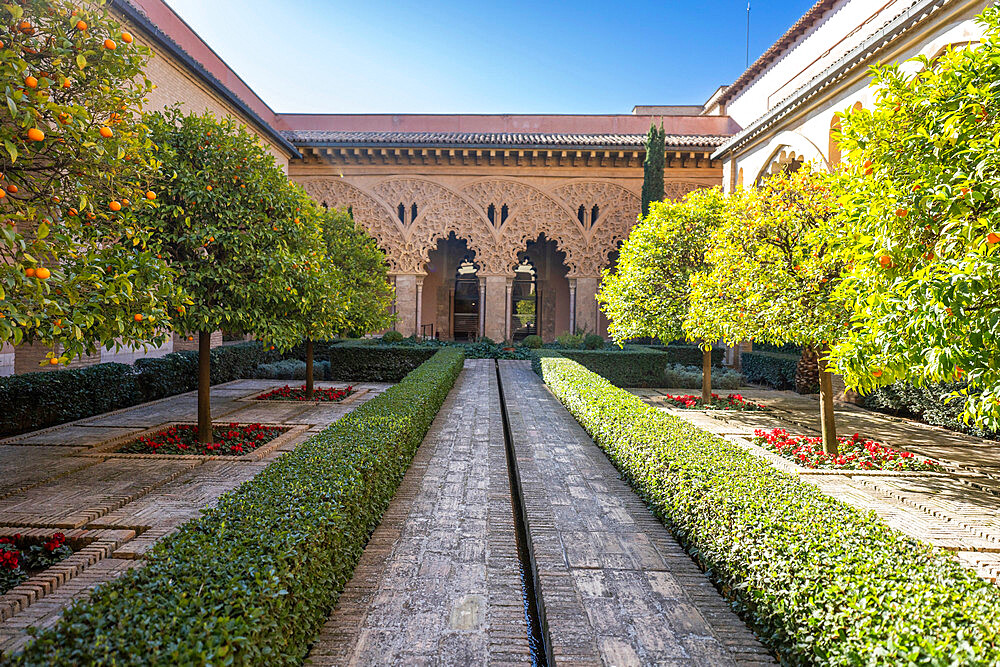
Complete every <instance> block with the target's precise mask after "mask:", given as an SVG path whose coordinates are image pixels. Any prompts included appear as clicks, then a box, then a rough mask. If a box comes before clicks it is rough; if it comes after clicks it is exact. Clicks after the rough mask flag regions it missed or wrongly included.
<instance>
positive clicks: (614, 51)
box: [167, 0, 814, 113]
mask: <svg viewBox="0 0 1000 667" xmlns="http://www.w3.org/2000/svg"><path fill="white" fill-rule="evenodd" d="M167 2H168V4H169V5H170V6H171V7H172V8H173V9H174V10H175V11H176V12H177V13H178V14H180V15H181V16H182V17H183V18H184V19H185V20H186V21H187V22H188V23H189V24H190V25H191V26H192V27H193V28H194V29H195V30H196V31H197V32H198V33H199V34H200V35H201V36H202V38H203V39H205V40H206V41H207V42H208V44H209V45H210V46H212V48H214V49H215V51H216V52H217V53H218V54H219V55H220V56H221V57H222V58H223V59H224V60H225V61H226V62H227V63H229V65H230V66H231V67H232V68H233V69H234V70H235V71H236V72H237V73H238V74H239V75H240V76H242V77H243V79H244V80H245V81H246V82H247V83H248V84H249V85H250V87H251V88H253V89H254V90H255V91H256V92H257V94H258V95H260V96H261V97H262V98H263V99H264V101H265V102H267V103H268V104H269V105H271V107H272V108H273V109H274V110H275V111H279V112H292V111H295V112H327V113H385V112H397V113H630V112H631V110H632V106H633V105H635V104H700V103H702V102H704V101H705V99H707V98H708V96H709V95H710V94H711V93H712V92H713V91H714V90H715V89H716V88H717V87H718V86H720V85H724V84H727V83H730V82H732V81H733V79H735V78H736V77H737V76H739V74H740V73H741V72H742V71H743V69H744V65H745V61H746V7H747V5H746V0H660V1H659V2H645V1H642V2H640V1H625V2H621V1H619V2H597V1H593V0H578V1H577V2H551V1H546V0H536V1H535V2H527V1H525V2H522V1H520V0H514V1H508V2H476V1H475V0H473V1H471V2H456V1H449V0H440V1H435V0H426V1H425V2H399V1H397V2H388V1H385V0H360V1H358V0H354V1H341V0H167ZM813 3H814V0H753V6H752V11H751V26H750V60H751V62H752V61H753V60H754V59H755V58H757V56H759V55H760V54H761V53H763V52H764V50H765V49H767V47H768V46H769V45H770V44H771V43H772V42H773V41H774V40H775V39H777V38H778V37H779V36H781V34H783V33H784V32H785V31H786V30H787V29H788V28H789V27H790V26H791V25H792V24H793V23H794V22H795V21H796V20H797V19H798V18H799V17H800V16H801V15H802V14H803V13H804V12H805V11H806V10H807V9H808V8H809V7H810V6H811V5H812V4H813Z"/></svg>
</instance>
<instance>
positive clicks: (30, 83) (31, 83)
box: [24, 76, 38, 88]
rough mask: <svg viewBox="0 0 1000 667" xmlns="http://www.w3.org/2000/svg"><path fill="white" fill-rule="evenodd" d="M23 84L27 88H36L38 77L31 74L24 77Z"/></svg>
mask: <svg viewBox="0 0 1000 667" xmlns="http://www.w3.org/2000/svg"><path fill="white" fill-rule="evenodd" d="M24 85H26V86H27V87H28V88H38V79H36V78H35V77H33V76H29V77H25V79H24Z"/></svg>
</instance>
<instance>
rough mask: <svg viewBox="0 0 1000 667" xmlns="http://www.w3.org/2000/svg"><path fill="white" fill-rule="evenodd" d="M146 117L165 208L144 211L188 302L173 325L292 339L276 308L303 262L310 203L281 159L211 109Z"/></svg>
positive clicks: (290, 329)
mask: <svg viewBox="0 0 1000 667" xmlns="http://www.w3.org/2000/svg"><path fill="white" fill-rule="evenodd" d="M147 123H148V125H149V128H150V136H151V137H152V139H153V141H154V142H155V143H156V145H157V147H158V150H157V158H158V159H159V160H160V161H161V163H162V164H161V169H160V173H159V176H158V184H159V187H157V188H156V189H157V191H158V192H159V196H158V197H157V205H156V206H155V207H152V208H151V207H146V208H144V209H143V211H142V212H141V214H139V217H140V219H141V221H142V223H143V224H144V225H146V226H148V227H149V228H151V230H152V234H153V238H154V240H155V241H156V242H157V243H158V244H159V249H160V252H161V253H162V254H163V256H164V258H165V259H166V260H167V262H168V263H169V264H170V266H171V268H172V269H174V271H176V273H177V278H176V283H177V284H178V285H179V286H180V287H181V288H182V289H183V291H184V293H185V294H186V295H187V297H188V298H189V299H190V305H189V306H187V307H184V306H182V307H180V308H178V309H177V312H176V313H173V314H172V318H171V326H172V328H173V330H174V331H176V332H178V333H182V334H184V333H193V332H212V331H217V330H219V329H224V330H227V331H241V332H245V333H250V334H253V335H254V336H255V337H257V338H260V339H261V340H268V341H269V340H279V341H284V340H288V339H289V338H292V337H293V336H294V334H295V331H296V326H295V323H294V322H293V321H291V320H290V319H289V318H277V317H274V309H275V305H276V304H277V303H280V302H281V300H282V299H283V298H284V295H285V294H286V293H287V292H289V291H290V290H291V289H292V286H291V284H290V281H289V277H288V275H287V272H286V268H287V267H289V266H290V265H291V264H293V263H295V262H297V261H298V260H300V259H301V258H300V257H299V256H298V255H296V254H295V253H294V252H293V251H292V248H293V247H294V246H295V244H296V243H297V242H298V239H299V235H300V234H301V232H300V230H299V229H298V228H299V223H297V222H296V219H297V218H298V217H299V216H298V213H299V211H297V210H296V209H297V208H299V207H300V206H301V204H302V199H301V197H299V196H296V194H297V193H296V191H295V190H294V189H293V188H292V186H291V185H290V184H289V182H288V178H287V177H286V176H285V174H284V173H283V172H282V171H281V169H279V168H278V166H277V165H276V164H275V162H274V156H272V155H271V154H270V153H268V152H267V151H266V150H265V149H264V148H263V146H261V144H260V142H259V141H258V140H257V138H256V137H255V136H254V135H253V134H251V133H250V131H249V130H247V129H246V128H245V127H244V126H242V125H240V124H239V123H237V122H236V121H234V120H232V119H230V118H223V119H217V118H216V117H215V116H213V115H212V114H211V113H206V114H203V115H194V114H187V115H185V114H182V113H180V111H179V109H177V108H176V107H173V108H170V109H167V110H165V111H163V112H160V113H156V114H151V115H150V116H149V117H148V119H147ZM299 222H301V221H299ZM296 249H297V248H296Z"/></svg>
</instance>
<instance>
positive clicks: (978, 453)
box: [631, 389, 1000, 582]
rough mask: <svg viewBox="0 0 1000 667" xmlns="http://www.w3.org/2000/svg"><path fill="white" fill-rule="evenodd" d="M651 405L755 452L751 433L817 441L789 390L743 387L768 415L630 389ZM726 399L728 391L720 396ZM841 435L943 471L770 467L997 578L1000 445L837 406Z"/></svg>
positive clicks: (812, 414)
mask: <svg viewBox="0 0 1000 667" xmlns="http://www.w3.org/2000/svg"><path fill="white" fill-rule="evenodd" d="M631 391H632V392H633V393H635V394H636V395H638V396H640V397H642V398H643V400H644V401H646V402H647V403H649V404H650V405H653V406H656V407H658V408H660V409H662V410H667V411H669V412H671V413H672V414H675V415H677V416H679V417H681V418H683V419H686V420H688V421H689V422H691V423H693V424H695V425H696V426H699V427H701V428H703V429H706V430H708V431H711V432H713V433H716V434H719V435H722V436H723V437H726V438H729V439H730V440H732V441H733V442H736V443H737V444H739V445H741V446H744V447H746V448H748V449H750V450H751V451H753V452H755V453H758V454H760V453H761V451H760V450H759V449H757V448H755V447H754V446H753V445H752V444H751V443H750V442H749V437H750V436H752V434H753V431H754V429H755V428H765V429H770V428H775V427H780V428H785V429H787V430H788V431H789V432H790V433H793V434H803V435H819V432H820V431H819V429H820V425H819V404H818V402H817V401H816V399H815V398H812V397H808V396H800V395H798V394H795V393H793V392H788V391H768V390H759V389H743V390H740V392H739V393H741V394H743V395H744V396H745V397H747V398H750V399H751V400H754V401H756V402H758V403H762V404H764V405H765V406H767V407H769V408H770V411H769V412H767V413H754V412H742V413H741V412H726V413H721V412H720V413H712V412H700V411H695V410H677V409H674V408H669V407H666V406H665V405H664V403H663V399H662V395H663V394H665V393H670V394H677V393H682V394H689V393H691V392H690V390H682V389H678V390H671V389H635V390H631ZM724 393H725V392H724ZM835 412H836V417H837V427H838V432H839V433H840V434H841V435H845V434H852V433H861V434H862V435H863V436H865V437H869V438H872V439H876V440H879V441H881V442H884V443H886V444H889V445H892V446H893V447H897V448H899V449H905V450H909V451H912V452H914V453H916V454H920V455H923V456H927V457H932V458H934V459H936V460H938V461H940V462H941V463H942V464H944V465H945V467H946V468H947V469H948V471H947V472H946V473H943V474H942V473H907V474H905V475H891V474H884V473H883V474H865V473H864V472H861V471H852V472H850V473H838V474H822V473H820V472H818V471H807V470H804V469H802V468H798V467H797V466H793V465H791V464H789V463H787V462H785V461H784V460H782V459H777V457H772V460H774V462H775V464H776V465H777V466H778V467H781V468H782V469H785V470H787V471H789V472H792V473H794V474H801V475H802V476H803V479H804V480H806V481H808V482H810V483H812V484H815V485H816V486H818V487H819V488H820V489H822V490H823V491H824V492H826V493H828V494H829V495H831V496H833V497H835V498H838V499H840V500H843V501H844V502H847V503H849V504H851V505H854V506H855V507H858V508H860V509H863V510H873V511H875V512H876V513H878V514H879V516H881V517H882V518H883V519H884V520H885V521H886V523H888V524H889V525H890V526H892V527H894V528H896V529H898V530H900V531H902V532H904V533H906V534H908V535H911V536H913V537H915V538H917V539H920V540H922V541H924V542H927V543H929V544H933V545H935V546H938V547H941V548H942V549H946V550H948V551H951V552H952V553H953V554H954V555H955V556H956V558H958V559H959V560H960V561H961V562H962V563H964V564H965V565H966V566H967V567H969V568H970V569H972V570H974V571H975V572H976V573H977V574H978V575H979V576H981V577H983V578H985V579H987V580H989V581H992V582H997V581H998V578H1000V443H997V442H992V441H988V440H981V439H979V438H974V437H971V436H966V435H964V434H961V433H955V432H953V431H948V430H946V429H943V428H938V427H934V426H928V425H926V424H920V423H918V422H913V421H909V420H902V419H896V418H893V417H888V416H886V415H880V414H878V413H874V412H869V411H867V410H863V409H861V408H859V407H857V406H854V405H849V404H838V405H837V406H836V410H835Z"/></svg>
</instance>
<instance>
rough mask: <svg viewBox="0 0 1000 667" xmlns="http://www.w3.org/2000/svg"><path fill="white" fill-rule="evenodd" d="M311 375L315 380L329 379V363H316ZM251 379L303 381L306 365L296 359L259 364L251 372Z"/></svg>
mask: <svg viewBox="0 0 1000 667" xmlns="http://www.w3.org/2000/svg"><path fill="white" fill-rule="evenodd" d="M313 375H314V376H315V377H316V379H317V380H327V379H329V378H330V362H329V361H317V362H315V364H314V367H313ZM253 377H255V378H263V379H265V380H305V379H306V363H305V362H304V361H299V360H298V359H282V360H281V361H275V362H273V363H270V364H261V365H260V366H258V367H257V370H255V371H254V372H253Z"/></svg>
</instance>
